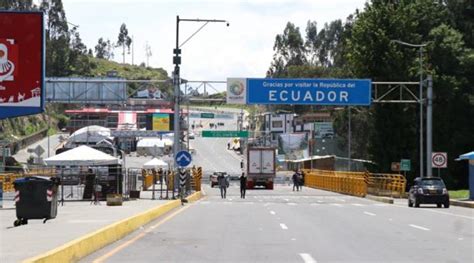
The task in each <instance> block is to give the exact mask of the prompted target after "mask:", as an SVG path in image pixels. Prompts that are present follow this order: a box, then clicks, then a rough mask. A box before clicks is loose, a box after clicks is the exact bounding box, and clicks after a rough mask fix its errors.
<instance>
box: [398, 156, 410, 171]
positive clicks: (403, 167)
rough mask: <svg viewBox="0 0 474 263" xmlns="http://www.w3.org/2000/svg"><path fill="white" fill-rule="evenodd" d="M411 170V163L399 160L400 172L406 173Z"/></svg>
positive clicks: (406, 160) (407, 160)
mask: <svg viewBox="0 0 474 263" xmlns="http://www.w3.org/2000/svg"><path fill="white" fill-rule="evenodd" d="M410 170H411V161H410V160H409V159H401V160H400V171H405V172H408V171H410Z"/></svg>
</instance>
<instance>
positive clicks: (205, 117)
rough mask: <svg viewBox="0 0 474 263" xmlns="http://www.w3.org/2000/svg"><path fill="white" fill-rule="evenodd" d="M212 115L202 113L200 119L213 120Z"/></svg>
mask: <svg viewBox="0 0 474 263" xmlns="http://www.w3.org/2000/svg"><path fill="white" fill-rule="evenodd" d="M214 117H215V116H214V113H210V112H203V113H201V118H202V119H214Z"/></svg>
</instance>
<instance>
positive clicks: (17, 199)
mask: <svg viewBox="0 0 474 263" xmlns="http://www.w3.org/2000/svg"><path fill="white" fill-rule="evenodd" d="M18 202H20V191H15V203H18Z"/></svg>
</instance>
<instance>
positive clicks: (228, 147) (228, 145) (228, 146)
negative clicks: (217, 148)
mask: <svg viewBox="0 0 474 263" xmlns="http://www.w3.org/2000/svg"><path fill="white" fill-rule="evenodd" d="M227 150H230V142H228V143H227Z"/></svg>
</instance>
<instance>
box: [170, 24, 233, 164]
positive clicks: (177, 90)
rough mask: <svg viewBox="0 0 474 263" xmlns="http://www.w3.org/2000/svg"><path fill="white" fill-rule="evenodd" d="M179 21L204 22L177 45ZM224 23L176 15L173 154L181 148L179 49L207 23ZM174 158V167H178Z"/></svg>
mask: <svg viewBox="0 0 474 263" xmlns="http://www.w3.org/2000/svg"><path fill="white" fill-rule="evenodd" d="M179 22H204V25H202V26H201V27H200V28H199V29H198V30H196V32H194V33H193V34H191V36H189V37H188V38H187V39H186V40H185V41H184V42H183V43H182V44H181V45H179ZM215 22H217V23H226V24H227V26H229V22H227V21H226V20H218V19H183V18H179V16H176V48H175V49H174V50H173V54H174V57H173V64H174V71H173V84H174V143H173V155H174V156H176V154H177V153H178V152H179V151H180V150H181V145H180V144H181V143H180V133H181V128H180V116H179V103H180V88H179V87H180V84H181V83H180V81H181V80H180V72H179V70H180V68H179V65H180V64H181V56H180V55H181V49H180V47H182V46H183V45H184V44H186V43H187V42H188V41H189V40H190V39H191V38H192V37H193V36H194V35H196V34H197V33H198V32H199V31H201V29H202V28H204V27H205V26H206V25H207V24H208V23H215ZM174 159H175V167H176V168H177V167H178V164H177V163H176V158H174Z"/></svg>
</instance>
